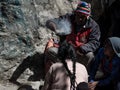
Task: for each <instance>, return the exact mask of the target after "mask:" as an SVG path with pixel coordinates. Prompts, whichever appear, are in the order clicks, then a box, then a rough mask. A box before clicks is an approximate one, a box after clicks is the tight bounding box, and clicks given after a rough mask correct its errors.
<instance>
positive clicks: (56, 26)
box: [46, 14, 73, 32]
mask: <svg viewBox="0 0 120 90" xmlns="http://www.w3.org/2000/svg"><path fill="white" fill-rule="evenodd" d="M72 17H73V14H65V15H63V16H60V17H58V18H53V19H50V20H47V21H46V27H47V28H49V29H50V30H52V31H54V32H59V31H60V30H61V29H66V27H65V26H66V25H69V24H66V22H67V23H70V20H71V19H72ZM64 24H66V25H65V26H64Z"/></svg>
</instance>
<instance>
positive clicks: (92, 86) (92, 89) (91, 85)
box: [88, 81, 98, 90]
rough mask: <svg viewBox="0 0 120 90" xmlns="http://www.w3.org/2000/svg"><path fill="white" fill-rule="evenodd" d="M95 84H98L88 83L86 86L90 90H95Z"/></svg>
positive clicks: (96, 82)
mask: <svg viewBox="0 0 120 90" xmlns="http://www.w3.org/2000/svg"><path fill="white" fill-rule="evenodd" d="M97 84H98V81H94V82H89V83H88V86H89V88H90V90H95V87H96V85H97Z"/></svg>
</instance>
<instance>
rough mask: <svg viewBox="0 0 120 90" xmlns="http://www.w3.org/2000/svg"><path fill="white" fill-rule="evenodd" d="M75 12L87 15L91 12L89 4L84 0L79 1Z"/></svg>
mask: <svg viewBox="0 0 120 90" xmlns="http://www.w3.org/2000/svg"><path fill="white" fill-rule="evenodd" d="M75 12H81V13H83V14H85V15H87V16H89V15H90V13H91V5H90V4H89V3H87V2H85V1H80V2H79V3H78V5H77V8H76V10H75Z"/></svg>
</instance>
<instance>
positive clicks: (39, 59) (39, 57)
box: [9, 53, 44, 84]
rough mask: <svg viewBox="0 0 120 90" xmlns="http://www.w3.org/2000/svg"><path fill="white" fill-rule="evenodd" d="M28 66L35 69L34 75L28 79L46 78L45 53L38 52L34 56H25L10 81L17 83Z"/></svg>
mask: <svg viewBox="0 0 120 90" xmlns="http://www.w3.org/2000/svg"><path fill="white" fill-rule="evenodd" d="M27 68H29V69H30V70H31V71H33V75H31V76H30V77H29V78H28V81H39V80H40V79H44V54H40V53H36V54H34V55H33V56H28V57H27V58H25V59H24V60H23V62H22V63H21V64H20V65H19V66H18V67H17V68H16V70H15V71H14V73H13V75H12V76H11V78H10V79H9V81H10V82H12V83H14V84H17V79H18V78H19V76H20V75H21V74H22V73H23V72H24V71H25V70H26V69H27Z"/></svg>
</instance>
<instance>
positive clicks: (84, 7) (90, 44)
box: [45, 1, 100, 71]
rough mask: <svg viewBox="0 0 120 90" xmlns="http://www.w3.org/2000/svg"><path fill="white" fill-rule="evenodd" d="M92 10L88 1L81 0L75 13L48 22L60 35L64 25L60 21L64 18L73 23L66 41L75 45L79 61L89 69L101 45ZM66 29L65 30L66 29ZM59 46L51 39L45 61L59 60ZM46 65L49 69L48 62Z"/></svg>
mask: <svg viewBox="0 0 120 90" xmlns="http://www.w3.org/2000/svg"><path fill="white" fill-rule="evenodd" d="M90 12H91V6H90V4H88V3H87V2H83V1H80V2H79V3H78V6H77V8H76V10H75V11H74V13H73V14H71V15H69V14H67V15H65V16H61V17H60V18H58V19H57V18H56V19H53V20H49V21H47V23H46V25H47V27H48V28H50V29H51V30H53V31H55V32H56V33H57V34H58V35H59V33H58V32H59V30H60V28H62V25H61V27H60V26H59V24H60V23H61V22H60V21H62V20H63V19H65V20H68V22H69V23H70V24H71V25H70V26H71V28H70V29H71V33H67V34H68V35H66V41H67V42H68V43H71V44H72V45H73V46H74V47H75V49H76V52H77V54H78V58H79V60H78V62H80V63H82V64H84V65H85V66H86V67H87V69H89V66H90V63H91V61H92V60H93V58H94V54H93V52H95V51H96V49H97V48H98V47H99V45H100V43H99V39H100V30H99V26H98V24H97V23H96V22H95V21H94V20H93V19H92V18H91V17H90ZM63 21H64V20H63ZM58 22H59V23H58ZM64 24H66V23H64ZM64 24H63V26H64ZM63 29H64V28H62V30H63ZM65 29H66V28H65ZM65 29H64V30H63V31H65ZM63 31H62V32H63ZM60 38H61V37H60ZM62 38H63V37H62ZM58 47H59V46H58ZM58 47H56V45H55V43H54V40H53V39H50V41H49V42H48V44H47V46H46V57H47V58H46V60H45V63H48V62H49V61H50V59H51V60H52V62H53V61H54V62H55V61H56V60H57V59H56V54H57V51H58V49H57V48H58ZM49 58H50V59H49ZM46 67H47V69H49V65H48V64H46ZM88 71H89V70H88Z"/></svg>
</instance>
